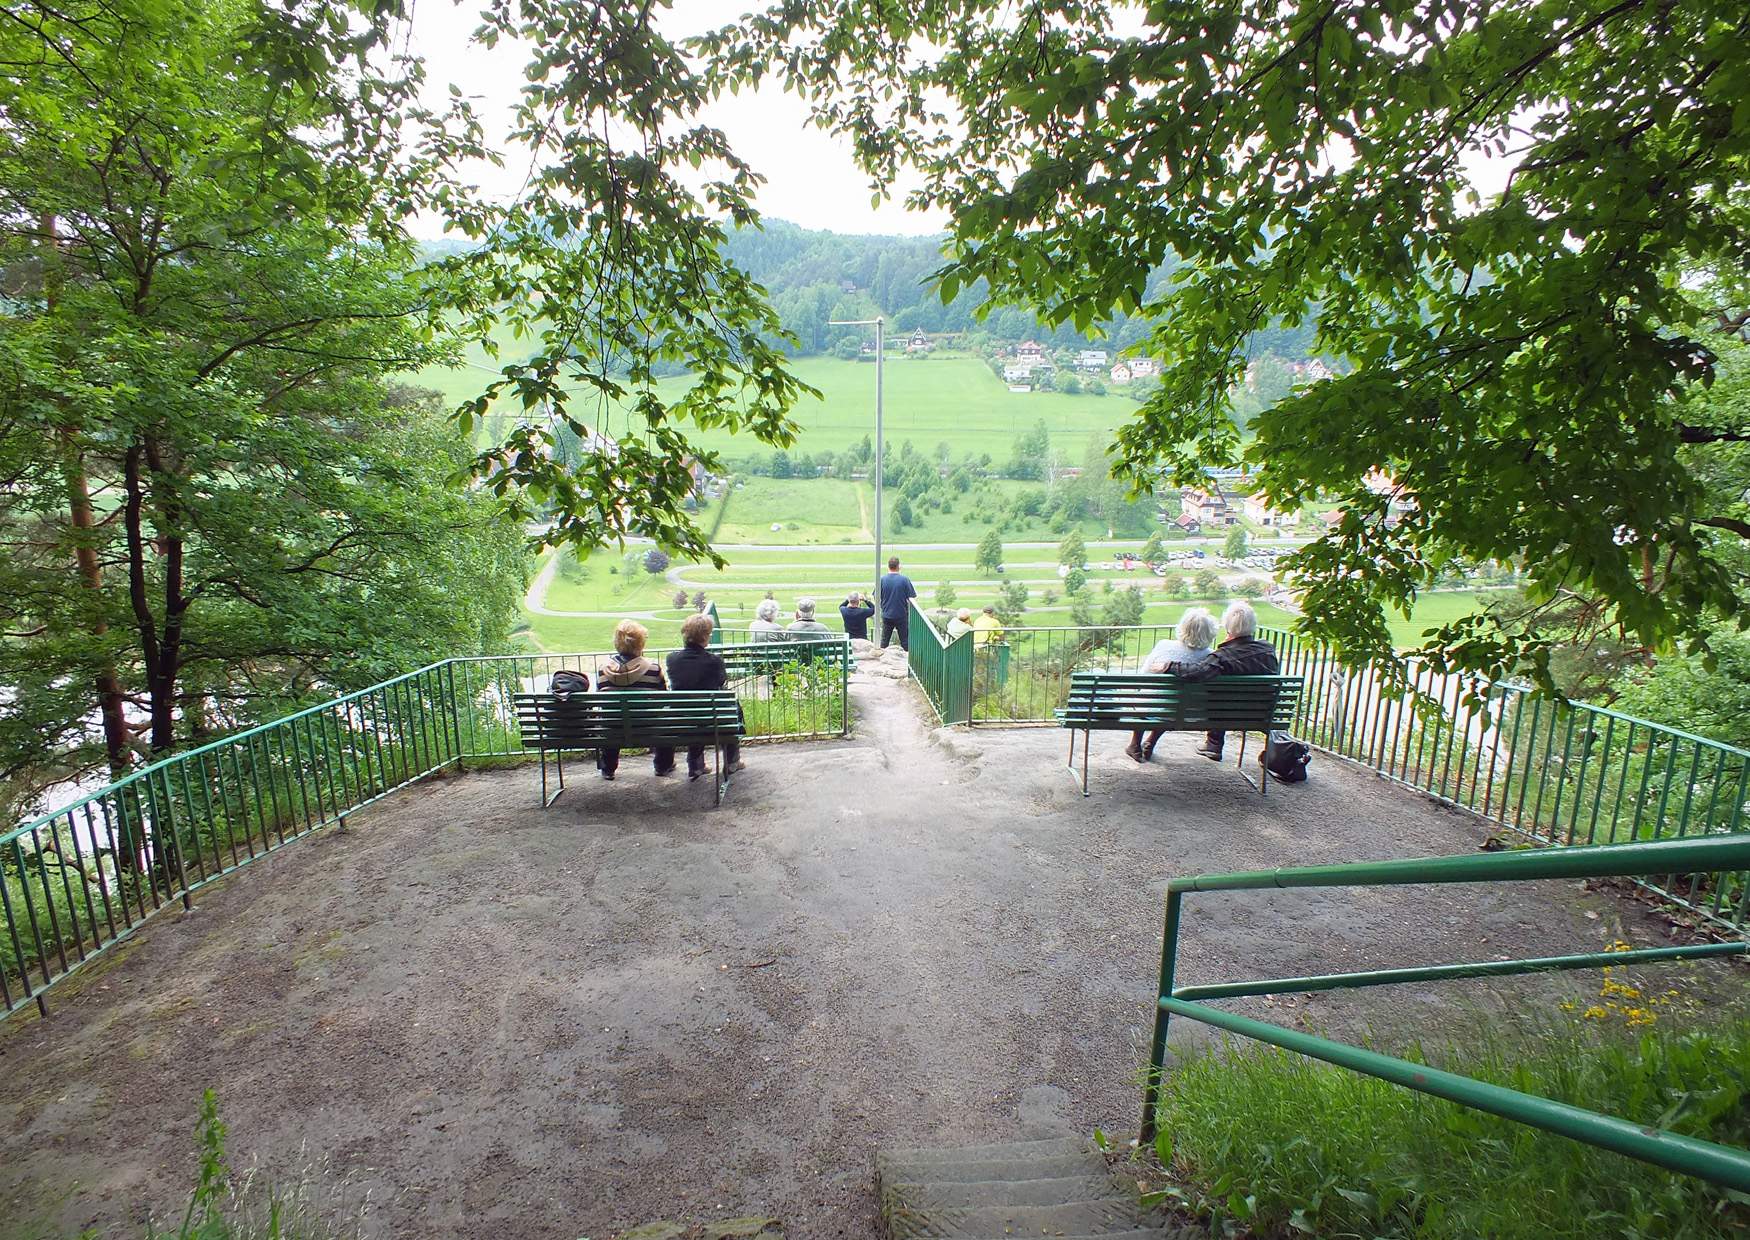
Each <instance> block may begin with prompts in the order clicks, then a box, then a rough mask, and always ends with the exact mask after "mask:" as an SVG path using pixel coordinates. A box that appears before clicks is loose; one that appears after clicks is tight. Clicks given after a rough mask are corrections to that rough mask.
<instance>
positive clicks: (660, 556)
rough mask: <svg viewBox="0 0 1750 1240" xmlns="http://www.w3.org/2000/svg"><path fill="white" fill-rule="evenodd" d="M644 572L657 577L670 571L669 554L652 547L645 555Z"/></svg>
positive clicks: (659, 548)
mask: <svg viewBox="0 0 1750 1240" xmlns="http://www.w3.org/2000/svg"><path fill="white" fill-rule="evenodd" d="M644 571H645V572H647V573H649V574H651V575H652V576H656V575H658V574H661V573H665V572H667V571H668V552H666V551H664V550H663V549H662V548H661V547H652V548H651V549H650V550H648V551H646V552H645V553H644Z"/></svg>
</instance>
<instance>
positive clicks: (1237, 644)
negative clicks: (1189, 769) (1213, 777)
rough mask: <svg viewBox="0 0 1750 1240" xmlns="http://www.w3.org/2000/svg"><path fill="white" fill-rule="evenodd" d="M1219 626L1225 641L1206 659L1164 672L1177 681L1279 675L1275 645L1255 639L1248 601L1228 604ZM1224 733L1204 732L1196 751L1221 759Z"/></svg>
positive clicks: (1177, 662) (1254, 622) (1255, 621)
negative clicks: (1225, 635) (1171, 675)
mask: <svg viewBox="0 0 1750 1240" xmlns="http://www.w3.org/2000/svg"><path fill="white" fill-rule="evenodd" d="M1221 627H1222V628H1224V629H1226V630H1227V640H1226V641H1224V642H1222V643H1221V645H1219V646H1217V647H1216V648H1215V653H1214V654H1212V655H1210V656H1209V657H1208V658H1207V659H1197V660H1193V661H1189V662H1187V661H1184V660H1175V661H1174V662H1172V663H1169V664H1168V665H1167V671H1169V672H1171V673H1172V674H1173V675H1175V676H1177V677H1179V678H1180V679H1181V680H1191V681H1198V680H1214V679H1215V678H1216V677H1217V676H1279V675H1281V674H1282V664H1281V662H1280V661H1279V660H1278V659H1277V658H1276V647H1274V646H1272V645H1271V644H1270V643H1269V642H1265V641H1259V640H1258V613H1257V612H1255V611H1253V610H1252V605H1251V604H1250V603H1230V604H1229V605H1228V609H1227V611H1225V612H1224V613H1222V617H1221ZM1226 739H1227V733H1225V732H1211V733H1209V734H1208V736H1207V738H1206V739H1205V741H1204V743H1203V745H1202V747H1201V748H1199V749H1198V750H1197V752H1198V753H1200V754H1202V755H1203V756H1204V757H1205V758H1208V759H1210V760H1211V761H1212V762H1220V761H1221V746H1222V743H1223V742H1224V741H1225V740H1226Z"/></svg>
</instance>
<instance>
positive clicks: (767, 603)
mask: <svg viewBox="0 0 1750 1240" xmlns="http://www.w3.org/2000/svg"><path fill="white" fill-rule="evenodd" d="M747 640H748V641H750V642H781V641H783V640H784V626H783V625H781V624H779V623H778V602H777V600H776V599H769V598H763V599H761V600H760V605H759V606H758V607H756V608H754V609H753V623H752V624H750V625H748V626H747Z"/></svg>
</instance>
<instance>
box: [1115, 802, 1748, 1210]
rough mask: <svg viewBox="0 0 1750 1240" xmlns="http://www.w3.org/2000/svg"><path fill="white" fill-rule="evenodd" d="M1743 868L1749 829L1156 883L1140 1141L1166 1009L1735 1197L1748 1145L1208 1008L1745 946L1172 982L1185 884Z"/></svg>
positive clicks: (1246, 887) (1500, 878)
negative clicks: (1158, 929)
mask: <svg viewBox="0 0 1750 1240" xmlns="http://www.w3.org/2000/svg"><path fill="white" fill-rule="evenodd" d="M1744 869H1750V834H1746V835H1732V836H1715V837H1712V838H1709V839H1694V840H1664V841H1659V842H1655V843H1646V844H1608V845H1590V846H1587V845H1582V846H1579V847H1574V848H1564V849H1540V850H1537V851H1532V852H1508V853H1490V854H1484V855H1480V856H1465V857H1434V858H1414V859H1409V860H1402V861H1380V862H1360V863H1355V864H1350V865H1332V866H1308V867H1304V868H1299V869H1284V870H1263V871H1256V872H1252V873H1243V874H1212V875H1201V876H1198V877H1193V878H1176V879H1173V880H1172V881H1171V882H1170V883H1168V884H1167V910H1166V924H1165V927H1164V929H1163V932H1162V936H1161V970H1160V981H1159V986H1158V988H1157V989H1158V998H1157V1004H1156V1009H1155V1021H1154V1037H1153V1040H1152V1042H1151V1044H1150V1050H1149V1067H1148V1075H1147V1079H1146V1084H1145V1086H1144V1094H1143V1118H1142V1142H1143V1144H1144V1146H1145V1147H1146V1146H1147V1145H1148V1144H1150V1143H1151V1142H1153V1140H1154V1136H1155V1129H1156V1126H1157V1124H1158V1122H1159V1109H1160V1097H1161V1080H1162V1074H1163V1071H1164V1065H1165V1061H1166V1049H1167V1033H1168V1023H1169V1021H1170V1020H1171V1018H1172V1017H1174V1016H1181V1017H1185V1018H1188V1019H1190V1020H1195V1021H1200V1022H1202V1023H1204V1024H1208V1025H1213V1026H1215V1027H1216V1028H1218V1029H1225V1030H1227V1031H1228V1032H1230V1033H1234V1034H1238V1035H1239V1036H1241V1037H1246V1038H1252V1039H1255V1040H1257V1041H1261V1042H1268V1043H1270V1044H1271V1045H1274V1046H1280V1047H1283V1048H1285V1049H1287V1050H1291V1051H1295V1052H1297V1053H1299V1054H1302V1055H1308V1056H1311V1057H1313V1058H1315V1059H1322V1060H1324V1061H1326V1062H1327V1063H1333V1064H1336V1065H1337V1066H1339V1067H1343V1068H1347V1069H1349V1070H1351V1071H1354V1072H1360V1073H1364V1074H1366V1075H1368V1076H1375V1077H1378V1078H1380V1079H1381V1080H1386V1081H1390V1082H1392V1083H1393V1084H1396V1085H1401V1086H1403V1087H1404V1088H1406V1089H1413V1090H1416V1091H1418V1092H1420V1093H1425V1094H1432V1095H1434V1096H1435V1097H1438V1098H1445V1099H1448V1100H1449V1101H1452V1102H1456V1103H1459V1104H1461V1105H1463V1106H1467V1107H1471V1108H1473V1109H1475V1110H1479V1111H1486V1112H1488V1113H1490V1114H1492V1115H1499V1116H1502V1117H1503V1118H1506V1119H1509V1120H1512V1121H1514V1122H1516V1123H1521V1124H1528V1125H1531V1126H1532V1127H1536V1128H1543V1129H1546V1130H1548V1131H1550V1132H1555V1133H1560V1134H1561V1135H1563V1136H1567V1137H1571V1138H1573V1139H1574V1140H1576V1141H1583V1142H1585V1143H1587V1144H1589V1145H1595V1146H1599V1147H1601V1148H1603V1149H1607V1150H1614V1151H1616V1152H1617V1153H1619V1154H1626V1155H1628V1156H1629V1157H1631V1158H1638V1159H1640V1160H1642V1161H1644V1162H1649V1163H1653V1164H1656V1165H1657V1166H1661V1167H1666V1168H1668V1169H1670V1170H1673V1171H1679V1172H1682V1173H1684V1174H1687V1175H1694V1176H1700V1177H1701V1178H1703V1179H1706V1180H1710V1181H1712V1182H1714V1183H1716V1184H1724V1185H1726V1186H1728V1187H1730V1188H1734V1189H1737V1190H1738V1191H1740V1192H1746V1191H1750V1151H1745V1150H1739V1149H1733V1148H1731V1147H1729V1146H1723V1145H1717V1144H1714V1143H1712V1142H1708V1141H1699V1140H1696V1139H1694V1138H1691V1137H1685V1136H1681V1135H1679V1134H1676V1133H1672V1132H1667V1131H1664V1130H1662V1129H1659V1128H1656V1127H1651V1126H1649V1125H1646V1124H1643V1123H1632V1122H1629V1121H1627V1120H1622V1119H1618V1118H1615V1117H1613V1116H1608V1115H1599V1114H1596V1113H1594V1112H1592V1111H1587V1110H1584V1109H1582V1108H1580V1107H1574V1106H1569V1105H1567V1104H1565V1103H1559V1102H1553V1101H1550V1100H1549V1099H1547V1098H1539V1097H1536V1096H1534V1095H1531V1094H1526V1093H1522V1092H1520V1091H1518V1090H1514V1089H1508V1088H1506V1087H1504V1086H1501V1085H1494V1084H1490V1083H1489V1082H1486V1081H1478V1080H1473V1079H1471V1078H1470V1077H1465V1076H1460V1075H1458V1074H1456V1073H1451V1072H1444V1071H1441V1070H1439V1069H1436V1068H1430V1067H1428V1066H1426V1065H1425V1064H1419V1063H1412V1062H1410V1061H1409V1060H1405V1059H1397V1058H1394V1057H1392V1056H1389V1055H1382V1054H1380V1053H1378V1052H1376V1051H1370V1050H1366V1049H1364V1048H1362V1047H1358V1046H1351V1045H1348V1044H1346V1043H1342V1042H1336V1041H1332V1040H1330V1039H1328V1038H1321V1037H1315V1036H1314V1035H1312V1034H1307V1033H1302V1032H1300V1031H1299V1030H1295V1029H1287V1028H1284V1027H1282V1026H1281V1025H1274V1024H1270V1023H1269V1022H1266V1021H1259V1020H1253V1019H1251V1018H1249V1017H1245V1016H1238V1015H1235V1014H1234V1013H1232V1012H1227V1011H1223V1010H1221V1009H1219V1008H1212V1007H1210V1006H1208V1004H1209V1003H1210V1002H1212V1001H1215V1000H1220V999H1233V998H1240V997H1243V996H1254V995H1275V994H1284V993H1301V992H1304V991H1312V990H1339V989H1349V988H1355V987H1366V986H1384V985H1396V984H1401V983H1404V982H1431V981H1441V980H1446V979H1449V978H1459V977H1505V976H1512V975H1516V974H1527V973H1544V972H1551V971H1557V970H1567V969H1590V968H1598V967H1603V966H1612V965H1622V964H1631V963H1634V962H1636V961H1661V960H1685V959H1695V958H1698V957H1710V956H1744V955H1746V954H1750V942H1745V941H1744V940H1737V941H1734V942H1729V943H1703V944H1695V945H1692V946H1687V947H1655V948H1644V949H1640V950H1630V951H1620V952H1588V953H1583V954H1578V955H1570V956H1545V957H1540V958H1535V959H1527V960H1490V961H1478V962H1474V963H1467V964H1449V965H1431V966H1427V967H1422V968H1405V969H1386V970H1376V971H1371V972H1359V973H1337V974H1324V975H1318V976H1312V977H1279V978H1269V979H1264V980H1259V981H1245V982H1222V983H1217V984H1214V985H1205V986H1179V985H1176V977H1175V974H1176V972H1177V964H1178V950H1179V934H1180V926H1181V916H1182V903H1183V900H1184V897H1185V896H1186V895H1187V894H1189V893H1190V892H1193V891H1258V890H1274V889H1278V888H1300V887H1360V886H1399V885H1410V884H1419V883H1478V882H1525V881H1531V880H1536V879H1549V878H1570V879H1571V878H1646V877H1648V876H1652V875H1659V874H1669V873H1673V872H1698V873H1719V872H1722V871H1733V870H1744Z"/></svg>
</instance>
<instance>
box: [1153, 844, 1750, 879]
mask: <svg viewBox="0 0 1750 1240" xmlns="http://www.w3.org/2000/svg"><path fill="white" fill-rule="evenodd" d="M1744 869H1750V833H1739V834H1734V835H1714V836H1705V837H1699V838H1696V839H1677V840H1652V841H1647V842H1645V843H1634V844H1592V845H1581V846H1576V847H1570V848H1561V849H1537V850H1534V851H1527V852H1498V853H1483V854H1480V855H1476V856H1464V857H1406V858H1402V859H1399V860H1394V861H1356V862H1349V863H1347V864H1344V865H1315V866H1297V867H1293V868H1288V869H1276V870H1252V871H1246V872H1242V873H1234V874H1197V875H1192V876H1189V877H1185V878H1175V879H1173V880H1171V881H1170V882H1169V883H1168V884H1167V890H1168V891H1169V892H1179V893H1183V892H1190V891H1258V890H1267V889H1274V888H1287V887H1379V886H1392V885H1409V884H1416V883H1476V882H1518V881H1524V880H1530V879H1540V878H1636V877H1644V876H1646V875H1650V874H1680V873H1691V872H1699V873H1713V872H1718V871H1722V870H1744Z"/></svg>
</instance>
